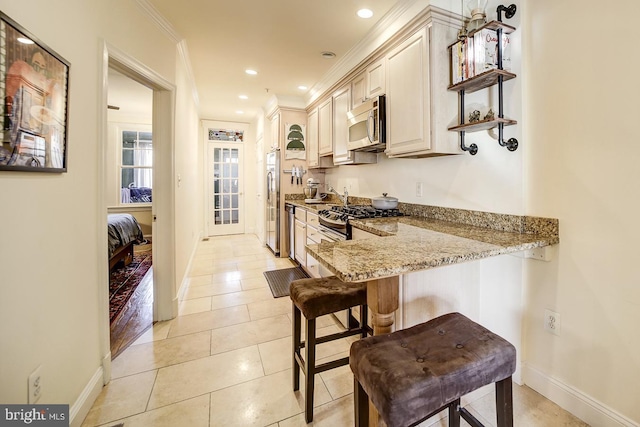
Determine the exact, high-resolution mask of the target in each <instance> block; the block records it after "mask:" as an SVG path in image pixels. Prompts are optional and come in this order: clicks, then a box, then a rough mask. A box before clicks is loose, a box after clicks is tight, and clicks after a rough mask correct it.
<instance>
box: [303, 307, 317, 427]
mask: <svg viewBox="0 0 640 427" xmlns="http://www.w3.org/2000/svg"><path fill="white" fill-rule="evenodd" d="M305 325H306V328H305V333H306V338H305V346H304V348H305V358H304V362H305V364H306V367H305V370H304V371H305V377H304V381H305V395H306V397H305V416H304V418H305V420H306V421H307V423H310V422H311V421H313V388H314V385H315V381H314V380H315V375H316V319H307V321H306V322H305Z"/></svg>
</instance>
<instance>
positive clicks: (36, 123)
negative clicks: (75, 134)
mask: <svg viewBox="0 0 640 427" xmlns="http://www.w3.org/2000/svg"><path fill="white" fill-rule="evenodd" d="M69 67H70V64H69V62H68V61H66V60H65V59H64V58H62V57H61V56H60V55H58V54H57V53H56V52H54V51H53V50H51V49H50V48H49V47H48V46H46V45H45V44H44V43H42V42H41V41H40V40H38V39H37V38H36V37H35V36H33V35H32V34H31V33H30V32H29V31H27V30H26V29H24V28H23V27H21V26H20V25H19V24H17V23H16V22H15V21H13V20H12V19H11V18H9V17H8V16H6V15H5V14H4V13H2V12H0V99H2V100H3V101H4V104H3V109H2V111H3V126H2V130H1V132H0V135H1V140H0V170H3V171H29V172H66V171H67V127H68V105H69V102H68V101H69V100H68V89H69Z"/></svg>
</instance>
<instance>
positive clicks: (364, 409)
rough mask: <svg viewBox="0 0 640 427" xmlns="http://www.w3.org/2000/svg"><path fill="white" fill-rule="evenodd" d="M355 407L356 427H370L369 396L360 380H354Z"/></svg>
mask: <svg viewBox="0 0 640 427" xmlns="http://www.w3.org/2000/svg"><path fill="white" fill-rule="evenodd" d="M353 406H354V408H353V409H354V415H355V426H356V427H369V396H367V393H366V392H365V391H364V389H363V388H362V386H361V385H360V383H359V382H358V380H357V379H356V378H355V377H354V378H353Z"/></svg>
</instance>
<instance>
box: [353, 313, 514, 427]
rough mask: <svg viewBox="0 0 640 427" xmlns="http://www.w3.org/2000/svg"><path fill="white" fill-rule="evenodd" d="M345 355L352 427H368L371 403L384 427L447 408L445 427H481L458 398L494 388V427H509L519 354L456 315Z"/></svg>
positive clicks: (365, 342) (363, 343)
mask: <svg viewBox="0 0 640 427" xmlns="http://www.w3.org/2000/svg"><path fill="white" fill-rule="evenodd" d="M350 355H351V357H350V366H351V370H352V371H353V375H354V403H355V418H356V426H367V425H368V418H369V398H370V399H371V401H372V402H373V405H374V406H375V407H376V409H377V410H378V413H379V414H380V417H381V418H382V419H383V420H384V421H385V423H387V426H389V427H407V426H413V425H416V424H419V423H420V422H422V421H424V420H426V419H427V418H430V417H431V416H433V415H435V414H437V413H438V412H440V411H442V410H444V409H449V426H450V427H459V426H460V416H462V418H464V419H465V421H467V422H468V423H469V424H470V425H472V426H474V427H482V424H481V423H480V422H479V421H478V420H477V419H476V418H475V417H473V415H471V414H470V413H469V412H468V411H467V410H466V409H464V408H461V407H460V397H462V396H464V395H465V394H467V393H470V392H472V391H474V390H476V389H478V388H480V387H482V386H485V385H487V384H491V383H495V384H496V409H497V421H498V423H497V425H498V427H511V426H513V398H512V394H511V391H512V390H511V375H513V373H514V372H515V369H516V349H515V347H514V346H513V345H511V344H510V343H509V342H508V341H506V340H504V339H503V338H501V337H499V336H498V335H496V334H494V333H492V332H491V331H489V330H488V329H485V328H484V327H482V326H480V325H478V324H477V323H475V322H473V321H471V320H469V319H468V318H467V317H465V316H463V315H462V314H460V313H450V314H445V315H444V316H440V317H437V318H435V319H433V320H430V321H428V322H426V323H422V324H419V325H416V326H414V327H411V328H408V329H403V330H400V331H396V332H393V333H391V334H388V335H379V336H373V337H368V338H365V339H362V340H359V341H356V342H354V343H353V344H351V353H350Z"/></svg>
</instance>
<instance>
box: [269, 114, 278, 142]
mask: <svg viewBox="0 0 640 427" xmlns="http://www.w3.org/2000/svg"><path fill="white" fill-rule="evenodd" d="M278 148H280V113H276V114H274V115H273V117H271V149H272V150H275V149H278Z"/></svg>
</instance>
